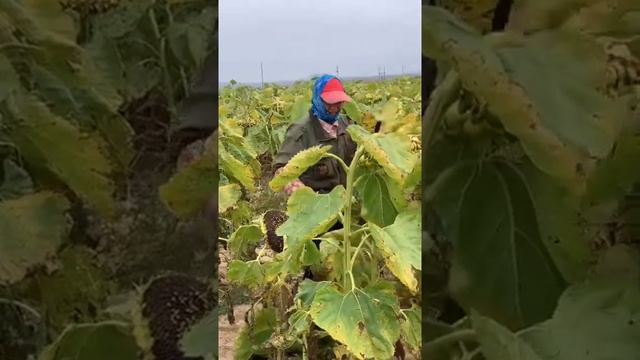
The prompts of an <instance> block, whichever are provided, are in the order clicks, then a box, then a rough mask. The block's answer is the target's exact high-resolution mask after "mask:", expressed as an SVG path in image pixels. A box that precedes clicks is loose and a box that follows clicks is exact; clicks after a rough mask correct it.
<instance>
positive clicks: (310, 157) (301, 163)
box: [269, 145, 331, 191]
mask: <svg viewBox="0 0 640 360" xmlns="http://www.w3.org/2000/svg"><path fill="white" fill-rule="evenodd" d="M329 150H331V146H326V145H325V146H320V145H318V146H313V147H310V148H308V149H305V150H302V151H300V152H299V153H297V154H295V155H294V156H293V157H292V158H291V160H289V162H288V163H287V165H285V166H284V168H283V169H282V172H281V173H279V174H278V175H277V176H275V177H274V178H273V179H271V181H269V187H270V188H271V190H273V191H280V190H282V188H284V187H285V186H286V185H287V184H288V183H290V182H291V181H293V180H295V179H297V178H298V177H299V176H300V175H302V173H304V172H305V171H306V170H307V169H308V168H310V167H311V166H313V165H315V163H317V162H318V161H320V159H322V157H323V156H324V155H325V154H326V153H328V152H329Z"/></svg>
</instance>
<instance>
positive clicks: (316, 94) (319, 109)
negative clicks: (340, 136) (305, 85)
mask: <svg viewBox="0 0 640 360" xmlns="http://www.w3.org/2000/svg"><path fill="white" fill-rule="evenodd" d="M333 78H335V76H333V75H322V76H321V77H319V78H318V79H317V80H316V82H315V83H314V84H313V96H312V98H311V111H312V112H313V114H314V115H315V116H317V117H318V119H320V120H322V121H324V122H328V123H329V124H333V123H334V122H336V120H338V115H340V113H338V114H336V115H331V113H329V112H328V111H327V108H326V107H325V106H324V103H323V102H322V98H321V97H320V94H321V93H322V90H323V89H324V86H325V85H326V84H327V82H329V80H331V79H333Z"/></svg>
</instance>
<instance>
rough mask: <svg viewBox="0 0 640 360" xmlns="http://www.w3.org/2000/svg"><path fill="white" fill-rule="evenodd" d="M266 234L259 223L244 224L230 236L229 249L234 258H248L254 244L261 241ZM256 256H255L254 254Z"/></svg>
mask: <svg viewBox="0 0 640 360" xmlns="http://www.w3.org/2000/svg"><path fill="white" fill-rule="evenodd" d="M263 236H264V234H263V233H262V230H261V229H260V226H258V225H242V226H240V227H239V228H238V229H237V230H236V231H234V232H233V234H231V236H230V237H229V243H228V246H229V249H230V250H231V252H232V254H233V256H234V258H237V259H240V258H246V257H247V256H248V255H249V254H248V253H247V251H248V250H249V249H251V246H252V245H256V244H258V243H259V242H260V239H262V237H263ZM254 257H255V256H254Z"/></svg>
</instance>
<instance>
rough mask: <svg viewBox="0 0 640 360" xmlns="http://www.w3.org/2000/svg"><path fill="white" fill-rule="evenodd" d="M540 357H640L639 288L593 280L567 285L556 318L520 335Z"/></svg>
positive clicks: (595, 359) (578, 359)
mask: <svg viewBox="0 0 640 360" xmlns="http://www.w3.org/2000/svg"><path fill="white" fill-rule="evenodd" d="M522 338H523V339H524V340H526V341H527V342H528V343H529V344H531V347H532V348H533V349H534V350H535V351H536V352H537V353H538V354H540V357H541V358H542V359H563V360H565V359H566V360H582V359H589V360H609V359H620V360H622V359H640V355H639V354H640V342H638V338H640V289H639V288H638V285H637V281H636V282H635V283H632V284H629V285H621V284H612V283H610V282H608V283H603V282H599V283H591V284H584V285H576V286H574V287H571V288H569V289H568V290H567V291H566V292H565V293H564V294H563V295H562V298H561V299H560V301H559V303H558V308H557V309H556V311H555V313H554V315H553V318H552V319H550V320H548V321H546V322H544V323H542V324H540V325H536V326H534V327H533V328H531V329H527V331H526V332H524V333H523V334H522Z"/></svg>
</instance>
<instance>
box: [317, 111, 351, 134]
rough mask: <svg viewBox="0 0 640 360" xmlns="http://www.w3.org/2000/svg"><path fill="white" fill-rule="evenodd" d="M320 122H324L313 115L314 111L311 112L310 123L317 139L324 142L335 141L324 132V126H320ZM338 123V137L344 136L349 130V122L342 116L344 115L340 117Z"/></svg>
mask: <svg viewBox="0 0 640 360" xmlns="http://www.w3.org/2000/svg"><path fill="white" fill-rule="evenodd" d="M320 121H322V120H320V119H318V117H317V116H315V115H314V114H313V111H311V110H309V122H310V123H311V124H310V125H311V129H312V131H313V134H314V136H315V137H316V139H320V140H323V141H330V140H333V138H332V137H331V136H329V134H327V133H326V132H325V131H324V129H323V128H322V125H321V124H320ZM336 122H337V124H338V131H337V135H344V134H345V130H346V128H347V122H346V121H345V119H344V116H342V114H341V115H339V116H338V120H336Z"/></svg>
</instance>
